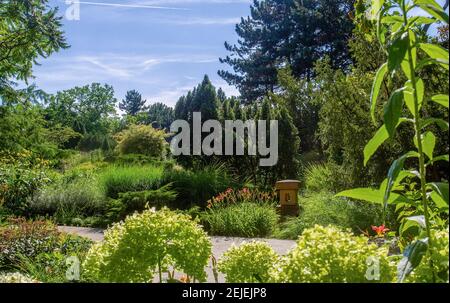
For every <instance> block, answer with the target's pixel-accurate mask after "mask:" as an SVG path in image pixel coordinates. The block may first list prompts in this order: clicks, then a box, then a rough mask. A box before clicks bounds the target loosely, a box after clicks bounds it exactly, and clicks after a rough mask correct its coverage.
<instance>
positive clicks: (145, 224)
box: [83, 209, 211, 282]
mask: <svg viewBox="0 0 450 303" xmlns="http://www.w3.org/2000/svg"><path fill="white" fill-rule="evenodd" d="M210 255H211V242H210V240H209V238H208V237H207V235H206V233H205V232H204V231H203V230H202V229H201V227H200V226H199V225H197V223H196V222H194V221H192V220H191V219H190V217H189V216H188V215H183V214H180V213H176V212H172V211H170V210H168V209H162V210H160V211H154V210H147V211H144V212H143V213H141V214H134V215H132V216H129V217H127V218H126V219H125V220H124V221H122V222H120V223H117V224H115V225H113V226H112V227H111V228H110V229H108V230H107V231H106V232H105V239H104V241H102V242H100V243H96V244H94V245H93V246H92V248H91V249H90V250H89V253H88V254H87V256H86V260H85V262H84V264H83V267H84V269H85V270H86V273H87V274H88V276H90V277H92V278H93V279H95V280H97V281H101V282H151V281H152V280H153V277H154V275H155V273H157V272H158V273H159V277H160V281H161V280H162V272H163V271H166V270H168V269H169V266H171V267H172V268H173V269H174V270H177V271H181V272H184V273H185V274H187V275H188V276H190V277H192V278H193V280H195V279H196V280H199V281H205V280H206V273H205V271H204V268H205V266H206V265H207V263H208V260H209V257H210Z"/></svg>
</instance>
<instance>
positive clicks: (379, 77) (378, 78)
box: [370, 63, 388, 123]
mask: <svg viewBox="0 0 450 303" xmlns="http://www.w3.org/2000/svg"><path fill="white" fill-rule="evenodd" d="M387 70H388V69H387V63H384V64H383V65H381V67H380V68H379V69H378V71H377V74H376V75H375V80H374V81H373V85H372V92H371V94H370V115H371V116H372V121H373V122H374V123H375V122H376V120H375V109H376V105H377V99H378V95H379V93H380V88H381V84H382V83H383V79H384V76H385V75H386V72H387Z"/></svg>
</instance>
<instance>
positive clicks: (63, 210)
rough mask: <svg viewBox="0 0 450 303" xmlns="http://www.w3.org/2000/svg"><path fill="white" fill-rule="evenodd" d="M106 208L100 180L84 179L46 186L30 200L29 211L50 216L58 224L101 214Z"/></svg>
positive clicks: (35, 214) (68, 223)
mask: <svg viewBox="0 0 450 303" xmlns="http://www.w3.org/2000/svg"><path fill="white" fill-rule="evenodd" d="M105 209H106V198H105V194H104V192H103V191H102V188H101V187H100V186H99V184H98V182H96V180H95V179H92V178H82V179H79V180H77V181H74V182H70V183H66V184H64V183H63V182H57V183H55V184H52V185H51V186H48V187H46V188H43V189H42V190H40V191H39V192H38V193H37V194H36V195H35V196H34V197H33V199H31V200H30V201H29V203H28V208H27V212H28V213H29V214H31V215H33V216H39V215H42V216H46V215H50V216H52V217H53V219H54V220H56V221H57V222H58V223H60V224H66V225H70V224H72V219H73V218H77V217H88V216H95V215H100V214H103V213H104V212H105Z"/></svg>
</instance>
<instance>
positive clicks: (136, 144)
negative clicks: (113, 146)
mask: <svg viewBox="0 0 450 303" xmlns="http://www.w3.org/2000/svg"><path fill="white" fill-rule="evenodd" d="M165 138H166V134H165V132H164V131H161V130H156V129H154V128H153V127H151V126H149V125H130V127H129V128H127V129H125V130H123V131H122V132H120V133H118V134H117V135H116V140H117V142H118V145H117V149H118V151H119V152H120V153H121V154H142V155H146V156H149V157H155V158H159V159H163V158H164V157H165V152H166V147H167V145H168V144H167V142H166V139H165Z"/></svg>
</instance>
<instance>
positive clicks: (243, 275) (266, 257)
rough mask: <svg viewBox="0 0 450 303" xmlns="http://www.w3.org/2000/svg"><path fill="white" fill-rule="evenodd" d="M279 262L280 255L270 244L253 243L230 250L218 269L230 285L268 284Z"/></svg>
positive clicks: (222, 258)
mask: <svg viewBox="0 0 450 303" xmlns="http://www.w3.org/2000/svg"><path fill="white" fill-rule="evenodd" d="M277 262H278V255H277V254H276V253H275V252H274V250H273V249H272V247H271V246H270V245H269V244H267V243H265V242H257V241H253V242H249V243H243V244H241V245H239V246H238V247H236V246H232V247H231V248H230V249H228V250H227V251H226V252H225V253H224V255H223V256H222V257H221V258H220V260H219V263H218V269H219V271H220V272H222V273H223V274H225V279H226V281H227V282H228V283H255V282H263V283H264V282H265V283H267V282H269V281H270V277H271V271H272V270H274V267H275V265H276V264H277Z"/></svg>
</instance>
